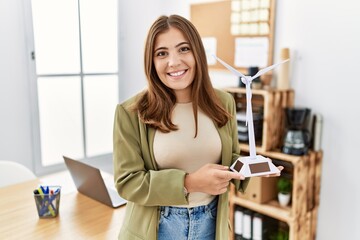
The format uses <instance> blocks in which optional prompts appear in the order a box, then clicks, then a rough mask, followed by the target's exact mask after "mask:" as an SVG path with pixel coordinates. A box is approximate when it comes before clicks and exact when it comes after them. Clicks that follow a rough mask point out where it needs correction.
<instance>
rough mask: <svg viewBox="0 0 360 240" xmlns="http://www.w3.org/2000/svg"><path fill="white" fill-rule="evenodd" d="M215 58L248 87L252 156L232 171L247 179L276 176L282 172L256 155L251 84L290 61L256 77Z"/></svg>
mask: <svg viewBox="0 0 360 240" xmlns="http://www.w3.org/2000/svg"><path fill="white" fill-rule="evenodd" d="M214 57H215V58H216V59H217V60H218V61H219V62H220V63H221V64H222V65H224V66H225V67H226V68H227V69H229V70H230V71H231V72H232V73H233V74H235V75H236V76H238V77H240V79H241V81H242V82H243V83H244V84H245V86H246V124H247V126H248V135H249V149H250V156H247V157H239V158H238V159H236V161H235V162H234V163H233V164H232V165H231V167H230V169H231V170H232V171H234V172H238V173H240V174H242V175H243V176H245V177H256V176H263V175H268V174H276V173H279V172H280V170H279V169H278V168H277V167H276V166H275V165H274V164H273V163H272V162H271V160H270V159H269V158H265V157H263V156H261V155H256V147H255V135H254V123H253V114H252V106H251V95H252V93H251V86H250V85H251V82H252V80H253V79H255V78H257V77H260V76H261V75H263V74H264V73H266V72H268V71H270V70H272V69H274V68H275V67H277V66H279V65H280V64H283V63H285V62H287V61H289V59H287V60H285V61H282V62H280V63H277V64H274V65H271V66H269V67H266V68H263V69H261V70H260V71H259V72H257V73H256V74H255V75H254V76H245V75H244V74H242V73H241V72H239V71H237V70H236V69H235V68H233V67H231V66H230V65H228V64H227V63H225V62H224V61H223V60H221V59H220V58H218V57H216V56H215V55H214Z"/></svg>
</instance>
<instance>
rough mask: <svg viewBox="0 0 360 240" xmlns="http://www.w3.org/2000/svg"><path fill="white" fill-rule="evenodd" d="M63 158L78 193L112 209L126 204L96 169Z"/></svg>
mask: <svg viewBox="0 0 360 240" xmlns="http://www.w3.org/2000/svg"><path fill="white" fill-rule="evenodd" d="M63 157H64V160H65V164H66V166H67V168H68V170H69V171H70V174H71V177H72V179H73V181H74V183H75V185H76V188H77V190H78V191H79V192H80V193H82V194H84V195H86V196H88V197H90V198H92V199H94V200H97V201H99V202H101V203H103V204H105V205H108V206H109V207H113V208H117V207H120V206H122V205H124V204H126V202H127V201H126V200H125V199H123V198H121V197H120V196H119V194H118V193H117V191H116V190H115V187H114V186H112V185H110V184H106V183H105V182H104V179H103V177H102V176H101V173H100V170H99V169H98V168H95V167H92V166H90V165H88V164H85V163H83V162H79V161H77V160H74V159H71V158H68V157H65V156H63Z"/></svg>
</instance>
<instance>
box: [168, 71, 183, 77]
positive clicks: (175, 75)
mask: <svg viewBox="0 0 360 240" xmlns="http://www.w3.org/2000/svg"><path fill="white" fill-rule="evenodd" d="M184 72H185V71H180V72H175V73H169V75H170V76H173V77H177V76H180V75H181V74H183V73H184Z"/></svg>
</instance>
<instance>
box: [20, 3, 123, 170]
mask: <svg viewBox="0 0 360 240" xmlns="http://www.w3.org/2000/svg"><path fill="white" fill-rule="evenodd" d="M25 1H26V5H25V6H26V13H31V15H29V16H28V17H27V18H28V20H29V21H28V23H29V24H28V29H29V31H28V35H29V39H28V42H29V52H30V57H31V64H30V73H31V75H32V76H33V77H32V79H31V82H30V88H31V89H32V102H31V103H32V108H33V111H32V112H33V119H34V121H33V125H34V132H33V134H34V151H35V152H34V155H35V157H34V158H35V161H38V162H37V163H36V171H37V172H46V171H47V170H46V169H50V168H54V167H56V166H57V165H58V166H59V165H62V163H63V159H62V156H63V155H65V156H69V157H73V158H77V159H89V158H99V157H103V156H106V155H109V154H111V153H112V126H113V119H114V112H115V106H116V104H117V102H118V99H119V89H118V81H119V73H118V35H117V34H118V31H117V28H118V8H117V1H116V0H106V1H102V0H25ZM30 16H31V17H30Z"/></svg>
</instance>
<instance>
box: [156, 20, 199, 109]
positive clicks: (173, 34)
mask: <svg viewBox="0 0 360 240" xmlns="http://www.w3.org/2000/svg"><path fill="white" fill-rule="evenodd" d="M153 56H154V59H153V61H154V66H155V69H156V73H157V75H158V76H159V78H160V80H161V82H162V83H163V84H165V85H166V86H167V87H168V88H171V89H172V90H173V91H174V94H175V96H176V101H177V102H180V103H186V102H190V101H191V87H192V82H193V81H194V76H195V68H196V63H195V58H194V55H193V52H192V49H191V47H190V43H189V41H188V40H187V39H186V38H185V36H184V34H183V33H182V32H181V31H180V30H178V29H177V28H175V27H170V28H169V30H166V31H165V32H163V33H160V34H158V35H157V37H156V39H155V45H154V55H153Z"/></svg>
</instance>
